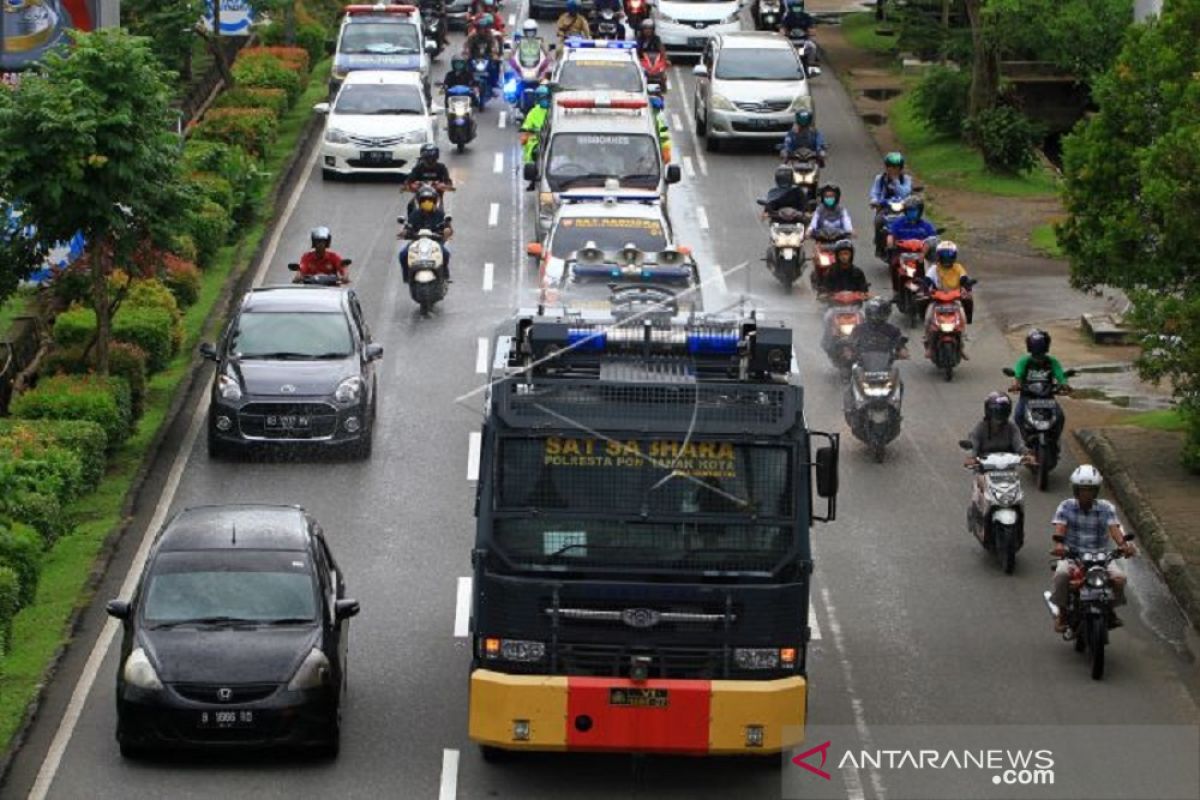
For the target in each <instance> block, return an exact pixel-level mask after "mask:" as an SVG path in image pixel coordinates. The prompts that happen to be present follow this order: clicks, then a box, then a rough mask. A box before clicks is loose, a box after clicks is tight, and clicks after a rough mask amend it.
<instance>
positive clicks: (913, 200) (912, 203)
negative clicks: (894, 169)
mask: <svg viewBox="0 0 1200 800" xmlns="http://www.w3.org/2000/svg"><path fill="white" fill-rule="evenodd" d="M924 212H925V201H924V200H922V199H921V198H919V197H917V196H916V195H915V194H910V195H909V196H908V197H906V198H904V216H906V217H908V218H909V219H920V218H921V214H923V213H924Z"/></svg>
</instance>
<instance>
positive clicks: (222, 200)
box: [187, 172, 234, 213]
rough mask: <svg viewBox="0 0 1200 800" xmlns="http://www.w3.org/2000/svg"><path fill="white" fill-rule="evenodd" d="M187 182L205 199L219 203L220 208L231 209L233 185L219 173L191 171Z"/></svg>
mask: <svg viewBox="0 0 1200 800" xmlns="http://www.w3.org/2000/svg"><path fill="white" fill-rule="evenodd" d="M187 182H188V183H190V184H191V185H192V187H193V188H194V189H195V190H196V191H197V192H199V193H200V196H201V197H203V198H204V199H206V200H211V201H212V202H214V203H216V204H217V205H219V206H220V207H221V208H225V209H229V211H230V212H231V213H232V211H233V204H234V201H233V185H232V184H231V183H230V182H229V181H227V180H225V179H224V178H222V177H221V176H220V175H213V174H212V173H211V172H193V173H192V174H191V175H189V176H188V177H187Z"/></svg>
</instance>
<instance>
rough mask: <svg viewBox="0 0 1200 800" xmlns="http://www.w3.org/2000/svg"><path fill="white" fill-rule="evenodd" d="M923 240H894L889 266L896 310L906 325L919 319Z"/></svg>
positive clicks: (923, 271)
mask: <svg viewBox="0 0 1200 800" xmlns="http://www.w3.org/2000/svg"><path fill="white" fill-rule="evenodd" d="M924 252H925V242H924V241H923V240H921V239H905V240H903V241H899V242H896V247H895V252H894V253H893V254H892V259H891V264H890V265H889V268H890V270H891V273H892V286H894V287H897V290H896V310H897V311H899V312H900V314H901V315H902V316H903V317H904V320H905V323H906V324H907V326H908V327H910V328H913V327H916V324H917V321H918V320H920V319H921V302H920V300H921V282H922V280H923V279H924V278H925V256H924Z"/></svg>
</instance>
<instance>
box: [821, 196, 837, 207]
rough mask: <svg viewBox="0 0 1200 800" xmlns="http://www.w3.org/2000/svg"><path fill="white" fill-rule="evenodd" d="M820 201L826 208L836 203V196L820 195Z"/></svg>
mask: <svg viewBox="0 0 1200 800" xmlns="http://www.w3.org/2000/svg"><path fill="white" fill-rule="evenodd" d="M821 202H822V203H824V204H825V207H826V208H833V207H834V206H836V205H837V198H836V197H822V198H821Z"/></svg>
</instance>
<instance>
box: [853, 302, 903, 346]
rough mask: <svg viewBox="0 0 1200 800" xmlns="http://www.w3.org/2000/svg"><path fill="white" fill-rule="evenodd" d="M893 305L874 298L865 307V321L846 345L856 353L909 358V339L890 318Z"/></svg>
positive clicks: (855, 330)
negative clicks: (906, 344)
mask: <svg viewBox="0 0 1200 800" xmlns="http://www.w3.org/2000/svg"><path fill="white" fill-rule="evenodd" d="M891 313H892V304H891V303H890V302H888V301H887V300H884V299H883V298H882V297H872V298H871V299H870V300H868V301H867V303H866V305H865V306H863V314H864V316H865V320H864V321H863V324H861V325H859V326H858V327H856V328H855V329H854V333H852V334H850V339H849V341H847V343H846V345H847V346H848V347H849V348H850V349H851V350H852V351H853V352H854V353H855V354H858V353H887V354H888V355H889V356H890V357H892V358H894V359H895V358H908V348H906V347H905V346H904V345H905V343H906V342H907V341H908V339H907V338H906V337H905V336H904V334H902V333H901V332H900V329H899V328H897V327H896V326H895V325H893V324H892V323H890V322H888V317H889V316H891Z"/></svg>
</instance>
